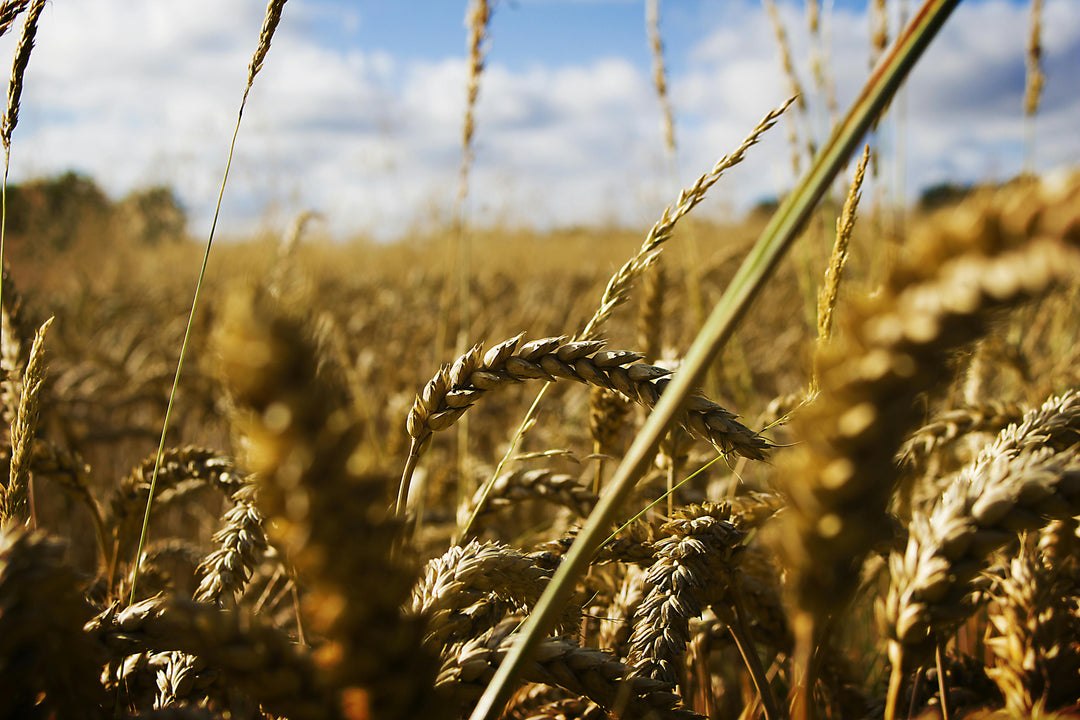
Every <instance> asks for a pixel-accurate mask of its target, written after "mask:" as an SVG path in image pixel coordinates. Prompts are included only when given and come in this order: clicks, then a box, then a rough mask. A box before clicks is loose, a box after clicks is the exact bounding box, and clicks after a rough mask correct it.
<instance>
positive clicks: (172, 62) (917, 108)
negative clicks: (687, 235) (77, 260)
mask: <svg viewBox="0 0 1080 720" xmlns="http://www.w3.org/2000/svg"><path fill="white" fill-rule="evenodd" d="M904 1H905V2H906V4H907V5H909V6H910V8H913V7H914V6H915V5H917V3H916V2H914V0H904ZM466 5H467V2H466V0H397V1H395V0H291V1H290V2H288V3H286V5H285V8H284V12H283V16H282V20H281V24H280V26H279V28H278V31H277V34H276V35H275V38H274V42H273V45H272V47H271V49H270V52H269V55H268V57H267V60H266V64H265V66H264V68H263V70H262V71H261V73H260V74H259V76H258V77H257V78H256V80H255V85H254V87H253V89H252V91H251V94H250V97H249V100H248V104H247V107H246V108H245V111H244V117H243V122H242V125H241V128H240V133H239V136H238V139H237V146H236V153H235V155H234V158H233V163H232V170H231V175H230V178H229V185H228V187H227V189H226V194H225V199H224V203H223V206H222V211H221V219H220V221H219V228H220V230H221V232H222V233H224V234H226V235H230V234H231V235H245V234H250V233H252V232H260V231H271V232H274V231H280V230H281V229H283V228H284V227H285V226H286V225H287V224H288V221H289V219H290V218H291V217H292V216H293V215H294V214H295V213H297V212H299V211H301V210H306V209H310V210H314V211H317V212H319V213H321V216H322V222H321V229H322V231H324V232H326V233H328V234H330V235H331V236H333V237H339V238H345V237H350V236H354V235H364V236H369V237H374V238H376V239H379V240H389V239H393V238H396V237H401V236H404V235H408V234H410V233H414V232H416V231H423V230H427V229H431V228H433V227H438V226H439V225H440V224H442V223H445V222H447V220H448V218H450V217H451V216H452V213H453V207H454V199H455V196H456V194H457V191H458V168H459V166H460V164H461V155H462V148H461V134H462V123H463V117H464V109H465V96H466V91H465V79H466V73H467V59H466V52H467V51H466V38H467V36H466V29H465V25H464V17H465V11H466ZM900 5H901V0H890V2H889V6H890V8H891V13H892V14H893V17H892V18H890V28H889V32H890V37H892V36H894V35H895V33H896V28H897V21H898V17H897V16H898V14H899V12H900V10H901V8H900ZM779 6H780V9H781V15H782V18H783V22H784V24H785V28H786V31H787V34H788V36H789V38H790V40H791V43H792V45H793V49H794V53H795V63H796V72H797V74H798V76H799V80H800V82H801V83H802V84H803V86H804V88H805V89H806V93H805V94H806V97H807V99H808V101H809V104H808V112H807V113H806V115H805V116H804V117H798V116H796V117H795V119H794V121H793V122H794V123H795V126H796V128H797V129H798V131H799V132H800V133H802V134H803V135H804V136H806V135H808V134H812V135H813V136H815V137H816V139H817V140H818V142H819V144H820V142H821V141H823V139H824V137H825V136H826V134H827V133H826V130H827V126H828V110H827V108H826V103H825V102H824V100H823V93H822V92H821V91H820V90H818V89H817V88H816V86H815V83H814V81H813V78H812V74H811V71H810V64H809V60H808V58H809V57H810V47H811V43H810V40H809V38H808V32H807V29H806V28H807V24H806V19H805V10H804V6H803V5H802V3H801V2H800V3H789V2H779ZM265 8H266V4H265V0H185V2H181V3H177V2H173V1H172V0H64V1H63V2H55V3H49V4H48V5H47V6H46V8H45V11H44V13H43V15H42V18H41V21H40V26H39V32H38V38H37V45H36V48H35V50H34V53H33V56H32V57H31V60H30V65H29V69H28V70H27V74H26V82H25V88H26V89H25V90H24V94H23V97H22V103H21V112H20V118H19V124H18V127H17V128H16V129H15V132H14V136H13V140H12V148H11V175H10V177H11V180H12V181H14V182H18V181H21V180H25V179H28V178H34V177H42V176H49V175H53V174H56V173H61V172H64V171H67V170H74V171H76V172H79V173H83V174H85V175H88V176H90V177H92V178H93V179H94V180H95V181H96V182H97V183H98V184H99V185H100V186H101V187H102V188H103V189H104V190H105V191H106V192H107V193H109V194H110V196H112V197H114V198H119V197H122V196H123V195H124V194H126V193H128V192H130V191H132V190H134V189H137V188H140V187H146V186H149V185H157V184H166V185H170V186H172V187H173V188H174V189H175V191H176V193H177V195H178V196H179V198H180V200H181V202H182V203H183V205H184V206H185V208H186V209H187V210H188V212H189V229H190V230H191V232H192V233H193V234H194V235H196V236H197V235H200V234H205V232H206V230H208V229H209V226H210V221H211V217H212V212H213V206H214V203H215V201H216V198H217V193H218V189H219V187H220V184H221V176H222V173H223V171H224V168H225V162H226V159H227V156H228V148H229V141H230V139H231V137H232V131H233V126H234V124H235V121H236V113H237V109H238V107H239V103H240V97H241V94H242V91H243V88H244V83H245V81H246V77H247V67H248V63H249V62H250V60H251V55H252V53H253V51H254V49H255V46H256V44H257V39H258V35H259V29H260V27H261V24H262V18H263V14H264V12H265ZM660 8H661V15H660V30H661V33H662V36H663V40H664V45H665V61H666V64H667V69H668V84H669V89H670V96H671V104H672V107H673V110H674V115H675V129H676V144H677V148H678V149H677V154H676V157H675V160H674V162H670V161H669V159H668V156H667V155H666V154H665V149H664V144H663V140H662V135H661V114H660V109H659V104H658V101H657V96H656V92H655V90H654V87H653V84H652V79H651V78H652V71H651V62H652V59H651V55H650V51H649V48H648V44H647V40H646V31H645V8H644V2H643V0H498V1H497V2H496V3H495V6H494V13H493V16H492V18H491V23H490V27H489V38H488V41H487V43H486V45H485V48H486V51H487V54H486V67H485V70H484V74H483V76H482V78H481V89H480V95H479V100H478V104H477V107H476V133H475V161H474V164H473V166H472V174H471V177H470V185H469V194H468V198H467V200H466V205H465V212H466V217H467V219H468V221H469V222H470V223H473V224H475V225H490V224H504V225H516V226H531V227H536V228H539V229H548V228H556V227H568V226H575V225H605V224H611V223H617V224H620V225H625V226H645V225H649V224H651V223H652V222H653V221H654V220H656V219H657V218H658V217H659V215H660V213H661V212H662V210H663V207H664V205H666V204H667V203H669V202H671V201H673V200H674V199H675V197H676V196H677V194H678V188H679V187H681V186H685V185H689V184H691V183H692V182H693V180H694V179H695V178H696V177H697V176H698V175H700V174H701V173H703V172H705V171H706V170H708V169H709V168H711V167H712V165H713V164H714V163H715V162H716V161H717V159H719V158H720V157H721V156H723V155H725V154H727V153H728V152H730V151H732V150H733V149H734V148H735V147H736V146H738V144H739V143H740V141H741V140H742V138H743V137H745V136H746V135H747V134H748V133H749V132H750V130H751V129H752V128H753V127H754V125H755V124H756V123H757V122H758V120H759V119H760V118H761V117H762V116H763V115H765V114H766V113H767V112H768V111H769V110H771V109H773V108H774V107H776V106H778V105H780V104H781V103H782V102H783V101H784V100H785V99H786V98H787V97H788V95H789V94H790V88H789V85H788V82H787V80H786V78H785V76H784V73H783V71H782V70H781V65H780V60H779V53H778V50H777V44H776V42H775V40H774V37H773V32H772V29H771V26H770V25H769V21H768V19H767V17H766V15H765V13H764V11H763V10H762V7H761V5H760V4H759V3H757V2H750V1H749V0H729V1H726V2H717V1H716V0H712V1H710V0H663V2H662V4H661V6H660ZM823 8H824V13H823V20H824V25H823V29H824V31H825V33H826V35H827V37H826V46H827V48H828V53H827V57H826V62H825V67H826V68H827V69H828V74H829V75H830V76H831V77H832V78H833V81H834V83H835V87H836V92H835V94H836V98H837V101H838V103H839V106H840V109H841V111H843V110H844V109H845V108H846V106H847V104H848V103H850V102H851V101H852V100H853V98H854V97H855V95H856V93H857V92H858V90H859V89H860V87H861V85H862V83H863V82H864V81H865V79H866V77H867V76H868V74H869V42H870V41H869V31H868V28H869V20H868V18H867V9H866V3H865V2H862V1H859V0H835V1H834V2H829V1H828V0H825V2H823ZM910 8H909V10H910ZM1028 27H1029V10H1028V4H1027V3H1026V2H1018V1H1014V0H966V2H963V3H961V4H960V6H959V8H958V9H957V10H956V11H955V12H954V13H953V16H952V17H951V18H950V20H949V22H948V23H947V25H946V27H945V28H944V30H943V31H942V33H941V35H940V36H939V37H938V38H937V40H936V41H935V44H934V45H933V46H932V47H931V48H930V50H929V51H928V53H927V55H926V57H925V58H924V59H923V61H922V62H921V63H920V65H919V66H918V67H916V69H915V71H914V72H913V74H912V77H911V78H910V81H909V83H908V87H907V89H906V91H905V94H904V99H903V100H902V101H899V102H898V103H897V104H896V105H895V106H894V111H893V119H892V120H890V121H887V122H886V123H885V124H884V126H883V127H882V129H881V131H880V133H879V135H878V137H877V139H876V142H877V143H879V144H880V147H881V152H882V157H883V158H886V160H885V161H884V163H885V164H884V165H883V167H885V168H886V170H885V171H884V172H883V176H882V177H883V179H882V183H883V186H889V187H891V188H892V192H893V193H894V195H893V197H896V198H899V199H904V200H907V201H911V200H912V199H914V198H916V197H917V196H918V192H919V190H920V189H921V188H924V187H926V186H928V185H930V184H934V183H939V182H946V181H947V182H958V183H971V182H983V181H994V180H1001V179H1005V178H1008V177H1011V176H1013V175H1015V174H1017V173H1018V172H1020V171H1021V170H1022V169H1023V162H1024V160H1023V138H1024V123H1023V115H1022V96H1023V89H1024V51H1025V45H1026V42H1027V35H1028ZM20 29H21V28H20V25H16V27H15V28H14V29H13V32H10V33H8V35H7V36H5V37H4V38H0V57H11V55H12V53H13V51H14V44H15V42H16V40H17V37H18V34H19V31H20ZM1042 40H1043V58H1044V69H1045V72H1046V75H1047V79H1046V85H1045V88H1044V92H1043V99H1042V106H1041V108H1040V111H1039V115H1038V119H1037V124H1036V142H1035V162H1036V167H1037V168H1038V169H1039V170H1047V169H1050V168H1054V167H1058V166H1062V165H1073V166H1075V165H1080V132H1078V128H1080V92H1078V90H1080V79H1078V78H1080V3H1077V2H1075V1H1074V0H1045V5H1044V18H1043V36H1042ZM898 117H902V118H903V120H902V121H899V120H897V118H898ZM787 132H788V131H787V128H786V126H785V125H784V124H783V122H782V123H781V125H779V126H778V127H777V128H776V129H774V130H773V131H772V132H771V133H770V134H769V135H768V136H766V138H765V140H764V141H763V142H762V143H761V144H760V145H759V146H757V147H755V148H753V149H752V150H751V151H750V152H749V153H748V156H747V160H746V162H744V163H743V165H742V166H740V167H737V168H734V169H733V170H732V171H730V173H729V175H728V176H727V177H726V178H724V179H723V180H721V182H720V183H719V184H718V185H717V186H715V188H714V189H713V191H712V192H711V193H710V198H709V199H708V200H707V201H706V202H705V203H704V204H703V205H702V206H701V207H700V208H699V209H698V210H695V213H701V214H703V215H706V216H710V215H713V216H725V215H731V214H734V213H739V212H742V211H744V210H746V209H747V208H749V207H752V206H753V205H754V204H755V203H757V202H760V201H762V200H764V199H768V198H773V197H776V196H778V195H780V194H782V193H784V192H785V191H786V190H787V189H789V188H790V187H791V186H792V185H793V183H794V173H793V169H792V163H791V146H790V145H789V141H788V137H787ZM897 154H899V156H900V157H902V158H903V165H902V168H903V175H902V180H903V183H902V184H901V183H900V182H899V179H900V178H901V175H900V169H899V167H898V166H896V165H893V164H891V163H890V161H889V160H888V159H889V158H893V157H896V156H897ZM804 166H805V163H804ZM901 190H902V192H901Z"/></svg>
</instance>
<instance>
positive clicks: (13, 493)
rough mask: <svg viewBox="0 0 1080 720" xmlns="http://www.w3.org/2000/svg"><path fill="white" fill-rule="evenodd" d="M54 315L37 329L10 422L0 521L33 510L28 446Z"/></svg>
mask: <svg viewBox="0 0 1080 720" xmlns="http://www.w3.org/2000/svg"><path fill="white" fill-rule="evenodd" d="M52 321H53V319H52V318H49V319H48V320H46V321H45V323H44V324H43V325H42V326H41V327H40V328H39V329H38V331H37V334H36V335H35V336H34V344H33V345H32V346H31V347H30V358H29V359H28V360H27V361H26V375H25V377H24V378H23V391H22V398H21V399H20V400H19V412H18V413H17V414H16V416H15V422H13V423H12V424H11V475H10V477H9V479H8V483H7V487H6V488H4V489H3V490H2V491H0V521H5V520H14V521H16V522H20V523H27V522H30V520H31V516H32V514H33V498H32V497H31V494H32V493H31V488H30V464H31V449H32V448H33V443H34V433H35V432H36V431H37V422H38V410H39V408H40V403H41V388H42V384H43V383H44V382H45V332H46V331H47V330H48V329H49V326H50V325H51V324H52Z"/></svg>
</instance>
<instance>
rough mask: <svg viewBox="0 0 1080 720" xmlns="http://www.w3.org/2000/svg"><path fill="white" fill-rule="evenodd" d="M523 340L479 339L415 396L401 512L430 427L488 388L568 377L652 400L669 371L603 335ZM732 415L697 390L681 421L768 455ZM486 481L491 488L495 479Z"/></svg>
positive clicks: (748, 453)
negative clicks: (610, 346)
mask: <svg viewBox="0 0 1080 720" xmlns="http://www.w3.org/2000/svg"><path fill="white" fill-rule="evenodd" d="M521 340H522V335H518V336H516V337H513V338H511V339H509V340H506V341H504V342H502V343H499V344H498V345H495V346H494V347H492V348H491V349H490V350H488V351H487V353H483V354H482V347H481V346H479V345H477V346H475V347H474V348H473V349H472V350H470V351H469V352H467V353H465V354H464V355H462V356H461V357H459V358H458V359H457V361H455V362H454V364H453V365H452V366H443V368H442V369H441V370H440V371H439V372H438V373H437V374H436V375H435V376H434V377H433V378H432V379H431V380H430V381H429V382H428V383H427V385H426V386H425V387H424V390H423V392H422V393H421V394H420V395H418V396H417V398H416V400H415V402H414V403H413V407H412V410H410V411H409V417H408V421H407V423H406V427H407V429H408V432H409V436H410V437H411V438H412V444H411V446H410V450H409V460H408V462H407V463H406V466H405V470H404V472H403V473H402V480H401V483H400V486H399V489H398V500H397V508H398V512H399V513H401V512H404V509H405V499H406V498H407V497H408V491H409V484H410V480H411V478H412V471H413V469H414V468H415V466H416V462H417V461H418V460H419V458H420V455H421V454H422V453H423V451H424V449H425V448H426V446H427V444H428V442H429V440H430V439H431V437H432V435H434V434H435V433H436V432H439V431H442V430H445V429H447V428H449V427H450V426H452V425H453V424H454V423H455V422H457V420H458V419H459V418H460V417H461V416H462V415H464V414H465V412H466V411H467V410H468V409H469V408H470V407H471V406H472V405H473V404H474V403H475V402H477V401H478V400H479V399H480V397H482V396H483V394H484V393H485V392H487V391H489V390H495V389H497V388H499V387H502V386H505V385H507V384H511V383H518V382H522V381H524V380H546V381H548V382H554V381H555V380H556V379H566V380H572V381H575V382H579V383H583V384H586V385H591V386H594V387H602V388H605V389H609V390H617V391H618V392H620V393H621V394H623V395H624V396H626V397H627V398H629V399H631V400H633V401H635V402H638V403H641V404H642V405H644V406H646V407H653V406H654V405H656V402H657V401H658V400H659V398H660V393H661V392H662V391H663V388H664V385H665V384H666V380H665V378H666V377H667V376H668V375H669V374H670V371H668V370H664V369H663V368H658V367H655V366H652V365H643V364H638V363H637V361H638V360H640V359H641V356H640V355H639V354H637V353H633V352H627V351H620V352H610V351H603V350H601V348H603V346H604V343H603V342H602V341H599V340H585V341H579V342H570V341H568V340H567V338H565V337H555V338H543V339H540V340H533V341H531V342H528V343H524V344H521ZM735 417H736V416H735V415H734V414H733V413H730V412H728V411H727V410H725V409H724V408H722V407H720V406H719V405H717V404H716V403H714V402H712V401H711V400H708V399H706V398H704V397H701V396H695V397H692V398H690V400H689V402H688V404H687V411H686V414H685V415H684V416H683V423H684V425H685V426H686V428H687V429H688V430H690V431H691V432H692V433H694V434H696V435H698V436H699V437H702V438H704V439H706V440H708V441H709V442H712V443H713V444H715V445H716V446H717V447H718V448H719V449H720V450H721V451H722V452H724V453H735V454H737V455H741V456H743V457H747V458H750V459H753V460H763V459H764V458H765V453H766V452H767V451H768V449H769V447H770V446H769V443H768V442H766V441H765V440H764V439H763V438H761V437H760V436H758V435H757V434H756V433H754V432H753V431H751V430H750V429H749V428H747V427H746V426H744V425H742V424H740V423H739V422H737V421H736V420H735ZM485 489H486V490H490V485H489V486H488V487H487V488H485ZM480 507H482V504H481V505H479V506H478V508H480ZM471 523H472V521H470V523H469V524H470V525H471Z"/></svg>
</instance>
